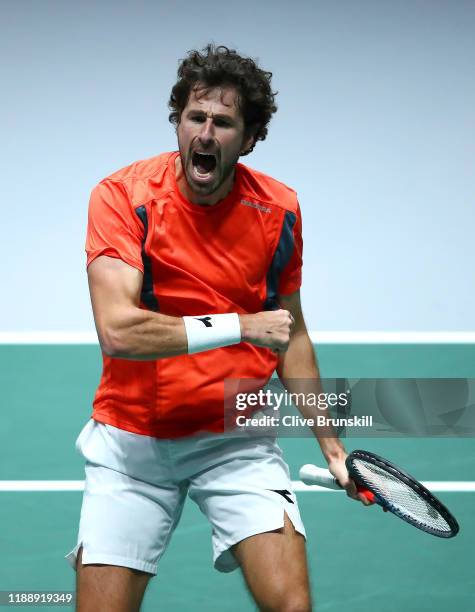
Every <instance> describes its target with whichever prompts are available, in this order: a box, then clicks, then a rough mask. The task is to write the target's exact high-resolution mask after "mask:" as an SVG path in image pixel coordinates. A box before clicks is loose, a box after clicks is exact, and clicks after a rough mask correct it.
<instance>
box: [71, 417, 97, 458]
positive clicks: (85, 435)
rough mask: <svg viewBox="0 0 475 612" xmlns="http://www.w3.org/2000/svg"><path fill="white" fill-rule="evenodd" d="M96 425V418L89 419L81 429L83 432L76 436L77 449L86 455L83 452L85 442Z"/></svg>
mask: <svg viewBox="0 0 475 612" xmlns="http://www.w3.org/2000/svg"><path fill="white" fill-rule="evenodd" d="M94 425H95V421H94V419H89V421H88V422H87V423H86V424H85V425H84V427H83V428H82V429H81V432H80V433H79V436H78V437H77V438H76V443H75V447H76V451H77V452H78V453H79V454H80V455H84V453H83V444H84V443H85V442H86V440H87V438H88V437H89V435H90V432H91V431H92V429H94Z"/></svg>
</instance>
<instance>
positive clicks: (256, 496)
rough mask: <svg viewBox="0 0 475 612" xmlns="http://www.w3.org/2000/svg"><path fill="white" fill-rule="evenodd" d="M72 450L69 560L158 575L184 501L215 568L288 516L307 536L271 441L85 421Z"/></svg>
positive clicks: (231, 563) (232, 565) (224, 567)
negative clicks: (206, 536)
mask: <svg viewBox="0 0 475 612" xmlns="http://www.w3.org/2000/svg"><path fill="white" fill-rule="evenodd" d="M76 448H77V449H78V451H79V452H80V453H81V454H82V455H83V457H84V458H85V460H86V468H85V470H86V484H85V490H84V497H83V503H82V509H81V519H80V524H79V534H78V541H77V545H76V546H75V548H74V549H73V550H72V551H71V552H70V553H69V554H68V555H66V559H67V560H68V561H69V563H70V564H71V565H72V567H73V568H76V559H77V554H78V550H79V548H80V547H81V546H82V547H83V553H82V563H83V564H85V565H87V564H90V563H101V564H105V565H119V566H123V567H130V568H133V569H137V570H141V571H144V572H149V573H150V574H156V573H157V565H158V561H159V559H160V557H161V556H162V554H163V553H164V552H165V550H166V547H167V545H168V542H169V541H170V538H171V536H172V534H173V531H174V529H175V527H176V526H177V524H178V521H179V520H180V516H181V512H182V509H183V504H184V502H185V499H186V496H187V494H188V495H189V497H190V498H191V499H192V500H193V501H194V502H196V503H197V504H198V506H199V508H200V510H201V512H202V513H203V514H204V515H205V516H206V517H207V518H208V520H209V522H210V523H211V526H212V544H213V559H214V565H215V567H216V569H218V570H219V571H222V572H230V571H232V570H234V569H236V567H238V562H237V560H236V559H235V557H234V555H233V554H232V551H231V550H230V549H231V547H232V546H233V545H234V544H237V543H238V542H240V541H241V540H244V539H245V538H248V537H250V536H252V535H256V534H258V533H263V532H266V531H272V530H275V529H279V528H281V527H283V525H284V513H287V515H288V517H289V519H290V520H291V521H292V523H293V525H294V527H295V529H296V531H298V532H299V533H301V534H302V535H304V536H305V529H304V526H303V523H302V520H301V518H300V513H299V509H298V506H297V499H296V496H295V494H294V493H293V492H292V488H291V481H290V476H289V469H288V467H287V464H286V463H285V462H284V460H283V458H282V451H281V449H280V448H279V446H278V445H277V443H276V442H275V440H274V439H273V438H271V437H260V438H256V437H230V436H229V434H228V435H214V434H202V435H198V436H193V437H188V438H181V439H177V440H161V439H157V438H153V437H149V436H143V435H138V434H134V433H130V432H127V431H123V430H121V429H118V428H116V427H112V426H111V425H104V424H103V423H98V422H97V421H94V420H93V419H91V420H90V421H89V422H88V423H87V424H86V426H85V427H84V429H83V430H82V431H81V433H80V435H79V437H78V439H77V441H76Z"/></svg>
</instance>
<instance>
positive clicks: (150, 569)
mask: <svg viewBox="0 0 475 612" xmlns="http://www.w3.org/2000/svg"><path fill="white" fill-rule="evenodd" d="M81 546H82V547H83V551H82V558H81V561H82V564H83V565H90V564H92V563H100V564H101V565H117V566H119V567H128V568H130V569H135V570H139V571H141V572H146V573H147V574H153V575H154V576H156V574H157V567H158V565H157V564H156V563H148V562H147V561H140V560H139V559H130V558H128V557H121V556H119V555H110V554H109V553H100V552H94V553H91V552H89V551H88V550H87V549H85V548H84V545H83V544H82V542H81V543H80V544H77V545H76V546H75V547H74V548H73V550H72V551H71V552H70V553H68V554H67V555H66V556H65V559H66V560H67V561H68V563H69V564H70V565H71V567H72V568H73V569H74V570H75V571H76V565H77V555H78V552H79V549H80V548H81Z"/></svg>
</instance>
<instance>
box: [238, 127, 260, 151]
mask: <svg viewBox="0 0 475 612" xmlns="http://www.w3.org/2000/svg"><path fill="white" fill-rule="evenodd" d="M255 133H256V130H255V129H254V128H251V129H250V130H248V131H247V132H245V133H244V137H243V141H242V146H241V150H240V152H239V154H240V155H245V154H246V153H250V152H251V151H252V149H253V148H254V144H255V142H254V137H255Z"/></svg>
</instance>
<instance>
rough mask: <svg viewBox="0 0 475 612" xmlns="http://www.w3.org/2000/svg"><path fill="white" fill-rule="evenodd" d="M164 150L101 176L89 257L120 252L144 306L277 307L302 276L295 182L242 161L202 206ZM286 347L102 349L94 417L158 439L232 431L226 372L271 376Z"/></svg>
mask: <svg viewBox="0 0 475 612" xmlns="http://www.w3.org/2000/svg"><path fill="white" fill-rule="evenodd" d="M177 155H178V153H177V152H174V153H165V154H163V155H159V156H157V157H153V158H151V159H148V160H144V161H139V162H136V163H134V164H132V165H130V166H128V167H126V168H124V169H122V170H119V171H118V172H116V173H115V174H112V175H111V176H109V177H107V178H106V179H104V180H103V181H101V182H100V183H99V184H98V185H97V186H96V187H95V189H94V190H93V192H92V195H91V200H90V205H89V220H88V229H87V240H86V252H87V265H89V264H90V263H91V262H92V261H93V260H94V259H95V258H96V257H99V256H101V255H107V256H109V257H116V258H119V259H121V260H123V261H124V262H126V263H127V264H129V265H130V266H133V267H134V268H137V269H138V270H140V271H141V272H142V273H143V286H142V293H141V302H140V308H144V309H148V310H152V311H155V312H159V313H163V314H167V315H171V316H175V317H182V316H185V315H202V314H218V313H229V312H237V313H239V314H243V313H256V312H260V311H262V310H270V309H274V308H278V296H279V295H289V294H291V293H294V292H295V291H297V290H298V289H299V287H300V284H301V268H302V232H301V227H302V224H301V217H300V210H299V205H298V201H297V196H296V193H295V192H294V191H293V190H292V189H290V188H289V187H287V186H285V185H284V184H282V183H280V182H278V181H276V180H274V179H272V178H270V177H268V176H266V175H264V174H262V173H260V172H256V171H255V170H252V169H250V168H248V167H246V166H244V165H242V164H237V166H236V175H235V181H234V186H233V189H232V191H231V192H230V193H229V194H228V195H227V197H226V198H225V199H223V200H221V201H220V202H218V203H217V204H216V205H214V206H198V205H196V204H192V203H191V202H189V201H188V200H186V199H185V198H184V197H183V195H182V194H181V192H180V191H179V189H178V186H177V183H176V178H175V160H176V157H177ZM277 360H278V358H277V356H276V355H275V354H274V353H273V352H272V351H270V350H269V349H264V348H259V347H256V346H253V345H251V344H249V343H247V342H241V343H240V344H236V345H233V346H229V347H223V348H217V349H213V350H210V351H206V352H204V353H196V354H193V355H182V356H178V357H170V358H166V359H158V360H155V361H132V360H127V359H117V358H112V357H108V356H107V355H105V354H103V372H102V377H101V381H100V384H99V387H98V389H97V392H96V395H95V398H94V410H93V418H94V419H95V420H97V421H100V422H102V423H107V424H109V425H114V426H115V427H119V428H120V429H124V430H126V431H131V432H134V433H138V434H145V435H149V436H154V437H157V438H177V437H181V436H186V435H191V434H193V433H195V432H198V431H211V432H219V431H222V430H223V422H224V421H223V418H224V406H223V402H224V380H225V379H226V378H235V379H236V378H238V379H244V378H260V379H266V380H268V379H269V378H270V377H271V375H272V373H273V371H274V369H275V367H276V365H277Z"/></svg>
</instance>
